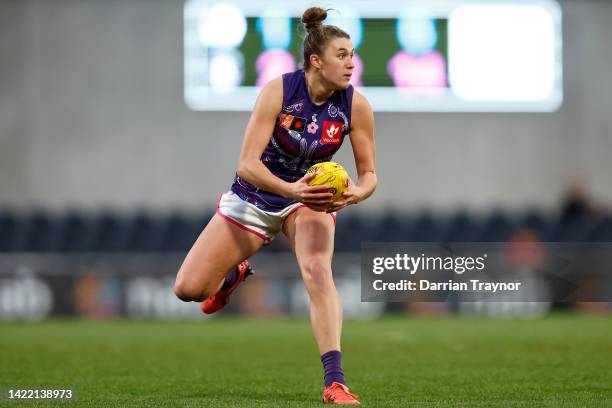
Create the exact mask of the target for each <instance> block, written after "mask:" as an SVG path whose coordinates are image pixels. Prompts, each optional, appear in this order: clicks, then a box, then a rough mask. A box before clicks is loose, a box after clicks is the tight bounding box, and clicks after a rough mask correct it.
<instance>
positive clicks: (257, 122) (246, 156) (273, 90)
mask: <svg viewBox="0 0 612 408" xmlns="http://www.w3.org/2000/svg"><path fill="white" fill-rule="evenodd" d="M282 104H283V79H282V77H279V78H276V79H274V80H272V81H270V82H269V83H268V84H267V85H266V86H264V88H263V89H262V90H261V93H260V94H259V96H258V98H257V102H255V108H254V109H253V113H252V114H251V118H250V119H249V123H248V124H247V127H246V131H245V133H244V141H243V143H242V150H241V151H240V160H239V161H238V171H237V173H238V176H239V177H240V178H242V179H244V180H246V181H248V182H249V183H251V184H253V185H254V186H257V187H259V188H261V189H262V190H266V191H269V192H272V193H275V194H278V195H281V196H284V197H288V198H291V199H293V200H296V201H300V202H302V203H304V204H306V205H307V206H309V207H311V208H313V209H315V210H318V211H325V209H326V208H327V206H329V205H330V204H331V203H332V201H331V197H332V194H331V193H329V191H328V188H327V187H325V186H309V185H308V182H309V181H310V180H311V179H312V178H314V176H315V174H306V175H305V176H304V177H302V178H301V179H300V180H298V181H296V182H295V183H289V182H286V181H284V180H283V179H281V178H279V177H276V176H275V175H274V174H272V172H271V171H270V170H268V168H267V167H266V166H265V165H264V164H263V163H262V162H261V160H260V159H261V155H262V154H263V152H264V150H265V148H266V146H267V145H268V143H269V142H270V138H271V137H272V132H273V131H274V125H275V124H276V119H277V117H278V114H279V112H280V111H281V107H282Z"/></svg>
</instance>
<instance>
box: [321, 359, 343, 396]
mask: <svg viewBox="0 0 612 408" xmlns="http://www.w3.org/2000/svg"><path fill="white" fill-rule="evenodd" d="M321 363H323V370H325V374H324V377H323V378H324V379H325V388H327V387H329V386H330V385H332V383H334V382H337V383H340V384H346V382H345V381H344V373H343V372H342V353H341V352H339V351H337V350H332V351H328V352H327V353H325V354H323V355H322V356H321Z"/></svg>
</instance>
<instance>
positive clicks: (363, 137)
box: [328, 90, 378, 212]
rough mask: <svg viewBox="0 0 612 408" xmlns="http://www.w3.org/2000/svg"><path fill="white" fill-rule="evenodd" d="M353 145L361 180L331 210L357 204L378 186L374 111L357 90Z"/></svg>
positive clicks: (352, 116) (354, 101) (354, 109)
mask: <svg viewBox="0 0 612 408" xmlns="http://www.w3.org/2000/svg"><path fill="white" fill-rule="evenodd" d="M350 138H351V145H352V146H353V155H354V156H355V167H356V168H357V177H358V178H357V183H353V182H352V181H351V183H350V185H349V189H348V191H347V192H345V193H344V194H343V195H342V196H343V198H342V200H340V201H336V202H335V203H334V204H333V205H332V206H331V207H330V208H329V210H328V211H330V212H331V211H338V210H339V209H341V208H343V207H346V206H347V205H349V204H357V203H358V202H360V201H363V200H365V199H366V198H368V197H369V196H371V195H372V193H374V190H375V189H376V183H377V181H378V180H377V178H376V144H375V141H374V113H373V112H372V107H371V106H370V103H369V102H368V100H367V99H366V98H365V97H364V96H363V95H362V94H361V93H359V92H358V91H357V90H355V92H354V94H353V105H352V113H351V133H350Z"/></svg>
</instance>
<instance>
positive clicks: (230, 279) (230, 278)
mask: <svg viewBox="0 0 612 408" xmlns="http://www.w3.org/2000/svg"><path fill="white" fill-rule="evenodd" d="M236 279H238V267H235V268H234V269H232V271H231V272H230V273H228V274H227V276H226V277H225V281H223V286H221V289H227V288H229V287H230V286H232V285H233V284H234V282H236Z"/></svg>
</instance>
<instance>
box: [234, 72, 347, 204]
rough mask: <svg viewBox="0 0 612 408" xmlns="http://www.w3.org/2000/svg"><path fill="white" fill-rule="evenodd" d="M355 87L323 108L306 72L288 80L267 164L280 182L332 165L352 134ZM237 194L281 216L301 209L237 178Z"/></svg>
mask: <svg viewBox="0 0 612 408" xmlns="http://www.w3.org/2000/svg"><path fill="white" fill-rule="evenodd" d="M352 100H353V86H352V85H351V86H349V88H348V89H345V90H337V91H335V92H334V93H333V94H332V96H331V97H330V98H329V99H328V100H327V102H325V103H324V104H323V105H320V106H318V105H315V104H314V103H312V102H311V100H310V96H309V95H308V90H307V88H306V79H305V77H304V71H301V70H300V71H295V72H291V73H288V74H284V75H283V106H282V111H281V112H280V113H279V115H278V117H277V118H276V125H275V126H274V131H273V134H272V138H271V139H270V143H268V146H267V147H266V150H264V152H263V154H262V155H261V161H262V163H263V164H264V165H265V166H266V167H267V168H268V169H269V170H270V171H271V172H272V174H274V175H275V176H277V177H280V178H281V179H283V180H285V181H288V182H290V183H293V182H295V181H297V180H299V179H300V178H302V177H303V176H304V174H306V171H307V170H308V169H309V168H310V166H312V165H313V164H316V163H320V162H324V161H329V160H331V158H332V156H333V155H334V153H336V151H338V149H339V148H340V146H341V145H342V142H343V141H344V137H345V136H346V135H348V134H349V131H350V127H351V103H352ZM232 191H233V192H234V193H236V195H238V196H239V197H240V198H241V199H243V200H245V201H247V202H249V203H251V204H254V205H256V206H257V207H258V208H260V209H262V210H264V211H270V212H277V211H281V210H282V209H283V208H285V207H287V206H288V205H291V204H293V203H295V201H294V200H291V199H289V198H286V197H282V196H279V195H278V194H274V193H271V192H269V191H264V190H262V189H260V188H257V187H255V186H254V185H252V184H251V183H249V182H248V181H246V180H244V179H242V178H240V177H238V175H236V177H235V178H234V183H233V184H232Z"/></svg>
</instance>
